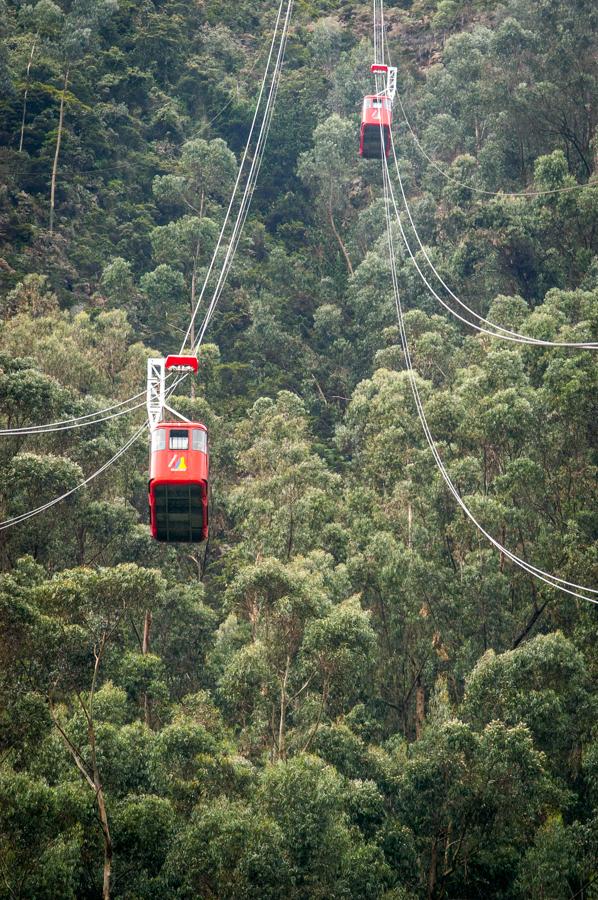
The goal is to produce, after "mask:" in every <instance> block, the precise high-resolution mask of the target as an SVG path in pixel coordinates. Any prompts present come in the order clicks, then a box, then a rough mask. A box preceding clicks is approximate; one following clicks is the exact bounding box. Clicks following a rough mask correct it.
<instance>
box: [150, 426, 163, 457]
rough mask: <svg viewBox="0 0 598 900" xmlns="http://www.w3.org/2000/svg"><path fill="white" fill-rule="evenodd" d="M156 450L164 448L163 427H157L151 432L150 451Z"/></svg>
mask: <svg viewBox="0 0 598 900" xmlns="http://www.w3.org/2000/svg"><path fill="white" fill-rule="evenodd" d="M157 450H166V432H165V430H164V429H163V428H157V429H156V430H155V431H154V433H153V434H152V453H155V452H156V451H157Z"/></svg>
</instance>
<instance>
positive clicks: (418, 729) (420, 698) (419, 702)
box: [415, 675, 426, 740]
mask: <svg viewBox="0 0 598 900" xmlns="http://www.w3.org/2000/svg"><path fill="white" fill-rule="evenodd" d="M425 710H426V692H425V690H424V686H423V684H422V683H421V678H420V677H419V675H418V677H417V685H416V688H415V738H416V740H419V739H420V737H421V733H422V730H423V727H424V720H425V715H426V714H425Z"/></svg>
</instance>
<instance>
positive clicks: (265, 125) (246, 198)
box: [0, 0, 293, 531]
mask: <svg viewBox="0 0 598 900" xmlns="http://www.w3.org/2000/svg"><path fill="white" fill-rule="evenodd" d="M283 5H284V0H280V6H279V14H278V16H277V20H276V26H275V32H274V35H273V39H272V46H271V52H270V55H269V56H268V63H267V67H266V71H265V73H264V79H263V81H262V89H261V90H260V98H261V96H262V94H263V88H264V85H265V83H266V80H267V73H268V68H269V65H270V61H271V57H272V50H273V47H274V46H275V38H276V34H277V30H278V25H279V21H280V16H281V11H282V8H283ZM292 6H293V0H287V12H286V16H285V22H284V26H283V31H282V34H281V39H280V45H279V50H278V56H277V61H276V65H275V69H274V72H273V75H272V83H271V85H270V91H269V95H268V99H267V101H266V108H265V111H264V117H263V120H262V123H261V126H260V131H259V135H258V143H257V145H256V152H255V154H254V159H253V161H252V165H251V169H250V173H249V176H248V182H247V184H246V187H245V191H244V193H243V200H242V204H241V207H240V209H239V212H238V214H237V220H236V223H235V227H234V229H233V236H234V237H235V240H234V242H233V240H232V239H231V242H230V243H229V247H228V249H227V254H226V257H225V262H226V263H227V272H228V269H229V268H230V265H231V264H232V259H233V257H234V253H235V251H236V248H237V246H238V240H239V237H240V233H241V229H242V227H243V224H244V222H245V219H246V217H247V212H248V209H249V203H250V202H251V197H252V196H253V191H254V189H255V181H256V179H257V174H258V172H259V167H260V164H261V159H262V156H263V150H264V147H265V141H266V139H267V135H268V132H269V128H270V123H271V120H272V113H273V107H274V101H275V98H276V93H277V90H278V83H279V76H280V72H281V69H282V63H283V59H284V51H285V48H286V42H287V36H288V26H289V22H290V16H291V11H292ZM258 108H259V100H258V104H257V106H256V114H255V115H254V120H253V123H252V130H253V126H254V124H255V121H256V118H257V109H258ZM250 139H251V131H250V134H249V136H248V140H247V145H246V150H245V153H244V156H243V159H245V158H246V156H247V152H248V147H249V143H250ZM258 148H259V152H258ZM241 170H242V165H241V167H240V171H241ZM239 180H240V179H239V178H238V179H237V183H236V185H235V190H236V187H237V185H238V183H239ZM231 207H232V198H231V203H230V204H229V210H228V211H227V216H228V214H229V213H230V208H231ZM223 230H224V229H222V232H221V237H222V233H223ZM220 242H221V238H220V239H219V243H220ZM217 252H218V246H217V247H216V248H215V250H214V253H213V256H212V264H211V267H210V271H211V269H212V268H213V264H214V261H215V258H216V254H217ZM209 274H210V272H208V274H207V275H206V278H205V280H204V286H203V288H202V293H201V295H200V298H199V300H198V303H197V305H196V308H195V310H194V315H195V314H196V313H197V310H198V308H199V304H200V302H201V297H202V295H203V293H204V291H205V287H206V284H207V281H208V278H209ZM221 275H222V273H221ZM225 277H226V276H225ZM225 277H224V278H222V277H221V278H220V279H219V281H218V285H217V290H215V292H214V296H213V297H212V301H211V303H210V308H209V310H208V312H207V313H206V317H205V319H204V325H203V326H202V331H201V333H200V335H199V337H198V339H197V341H196V343H195V349H196V350H197V349H199V347H200V346H201V344H202V341H203V337H204V334H205V330H206V328H207V326H208V324H209V321H210V319H211V315H212V314H213V311H214V309H215V306H216V303H217V302H218V298H219V296H220V293H221V291H222V286H223V285H224V280H225ZM191 327H192V323H190V326H189V329H188V334H189V333H190V331H191ZM188 334H187V336H188ZM187 336H186V338H185V342H186V340H187ZM183 347H184V344H183ZM186 377H187V373H186V374H183V375H180V376H179V377H178V378H177V379H176V380H175V382H174V383H173V384H171V385H170V387H169V389H168V391H167V397H170V396H171V394H172V393H173V392H174V391H175V390H176V388H177V387H178V385H179V384H180V383H181V382H182V381H184V380H185V378H186ZM137 396H141V395H137ZM131 399H136V398H131ZM126 402H128V401H123V404H124V403H126ZM118 405H122V404H117V406H118ZM139 405H142V404H139ZM58 424H63V423H58ZM147 425H148V421H147V420H146V421H145V422H144V423H143V425H142V426H141V427H140V428H139V429H138V430H137V431H136V432H135V433H134V434H133V436H132V437H131V438H129V440H128V441H127V442H126V443H125V444H124V445H123V446H122V447H121V448H120V449H119V450H117V452H116V453H115V454H114V455H113V456H112V457H111V458H110V459H109V460H107V462H105V463H104V464H103V465H102V466H101V467H100V468H99V469H97V470H96V471H95V472H93V473H92V474H91V475H90V476H88V477H87V478H86V479H84V480H83V481H82V482H81V483H80V484H78V485H75V487H73V488H71V489H70V490H69V491H66V492H65V493H63V494H61V495H60V496H59V497H55V498H54V499H53V500H50V501H48V502H47V503H44V504H42V505H41V506H39V507H37V508H35V509H33V510H29V511H28V512H26V513H21V514H20V515H18V516H12V517H11V518H9V519H6V520H5V521H4V522H0V531H3V530H5V529H7V528H10V527H11V526H13V525H17V524H20V523H21V522H24V521H26V520H28V519H30V518H32V517H33V516H35V515H38V514H39V513H41V512H44V511H45V510H47V509H49V508H50V507H52V506H54V505H55V504H57V503H59V502H60V501H62V500H64V499H66V498H67V497H69V496H71V495H72V494H74V493H75V492H76V491H77V490H79V489H80V488H82V487H85V486H86V485H88V484H89V483H90V482H91V481H93V480H94V479H95V478H97V476H98V475H100V474H102V473H103V472H104V471H106V469H108V468H109V467H110V466H111V465H112V464H113V463H115V462H116V461H117V460H118V459H119V458H120V457H121V456H122V455H123V454H124V453H126V451H127V450H128V449H129V448H130V447H131V446H132V445H133V444H134V443H135V442H136V441H137V440H138V439H139V438H140V437H141V435H142V433H143V432H144V431H145V428H146V426H147Z"/></svg>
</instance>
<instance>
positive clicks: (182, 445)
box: [169, 428, 189, 450]
mask: <svg viewBox="0 0 598 900" xmlns="http://www.w3.org/2000/svg"><path fill="white" fill-rule="evenodd" d="M169 448H170V450H188V449H189V431H188V429H187V428H171V429H170V443H169Z"/></svg>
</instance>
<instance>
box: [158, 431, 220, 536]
mask: <svg viewBox="0 0 598 900" xmlns="http://www.w3.org/2000/svg"><path fill="white" fill-rule="evenodd" d="M208 470H209V454H208V430H207V428H206V426H205V425H202V424H201V423H200V422H188V421H181V422H159V423H158V424H157V425H156V426H155V428H154V430H153V431H152V448H151V458H150V480H149V506H150V528H151V532H152V536H153V537H154V538H156V540H158V541H170V542H174V541H180V542H185V543H198V542H199V541H205V540H207V537H208Z"/></svg>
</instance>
